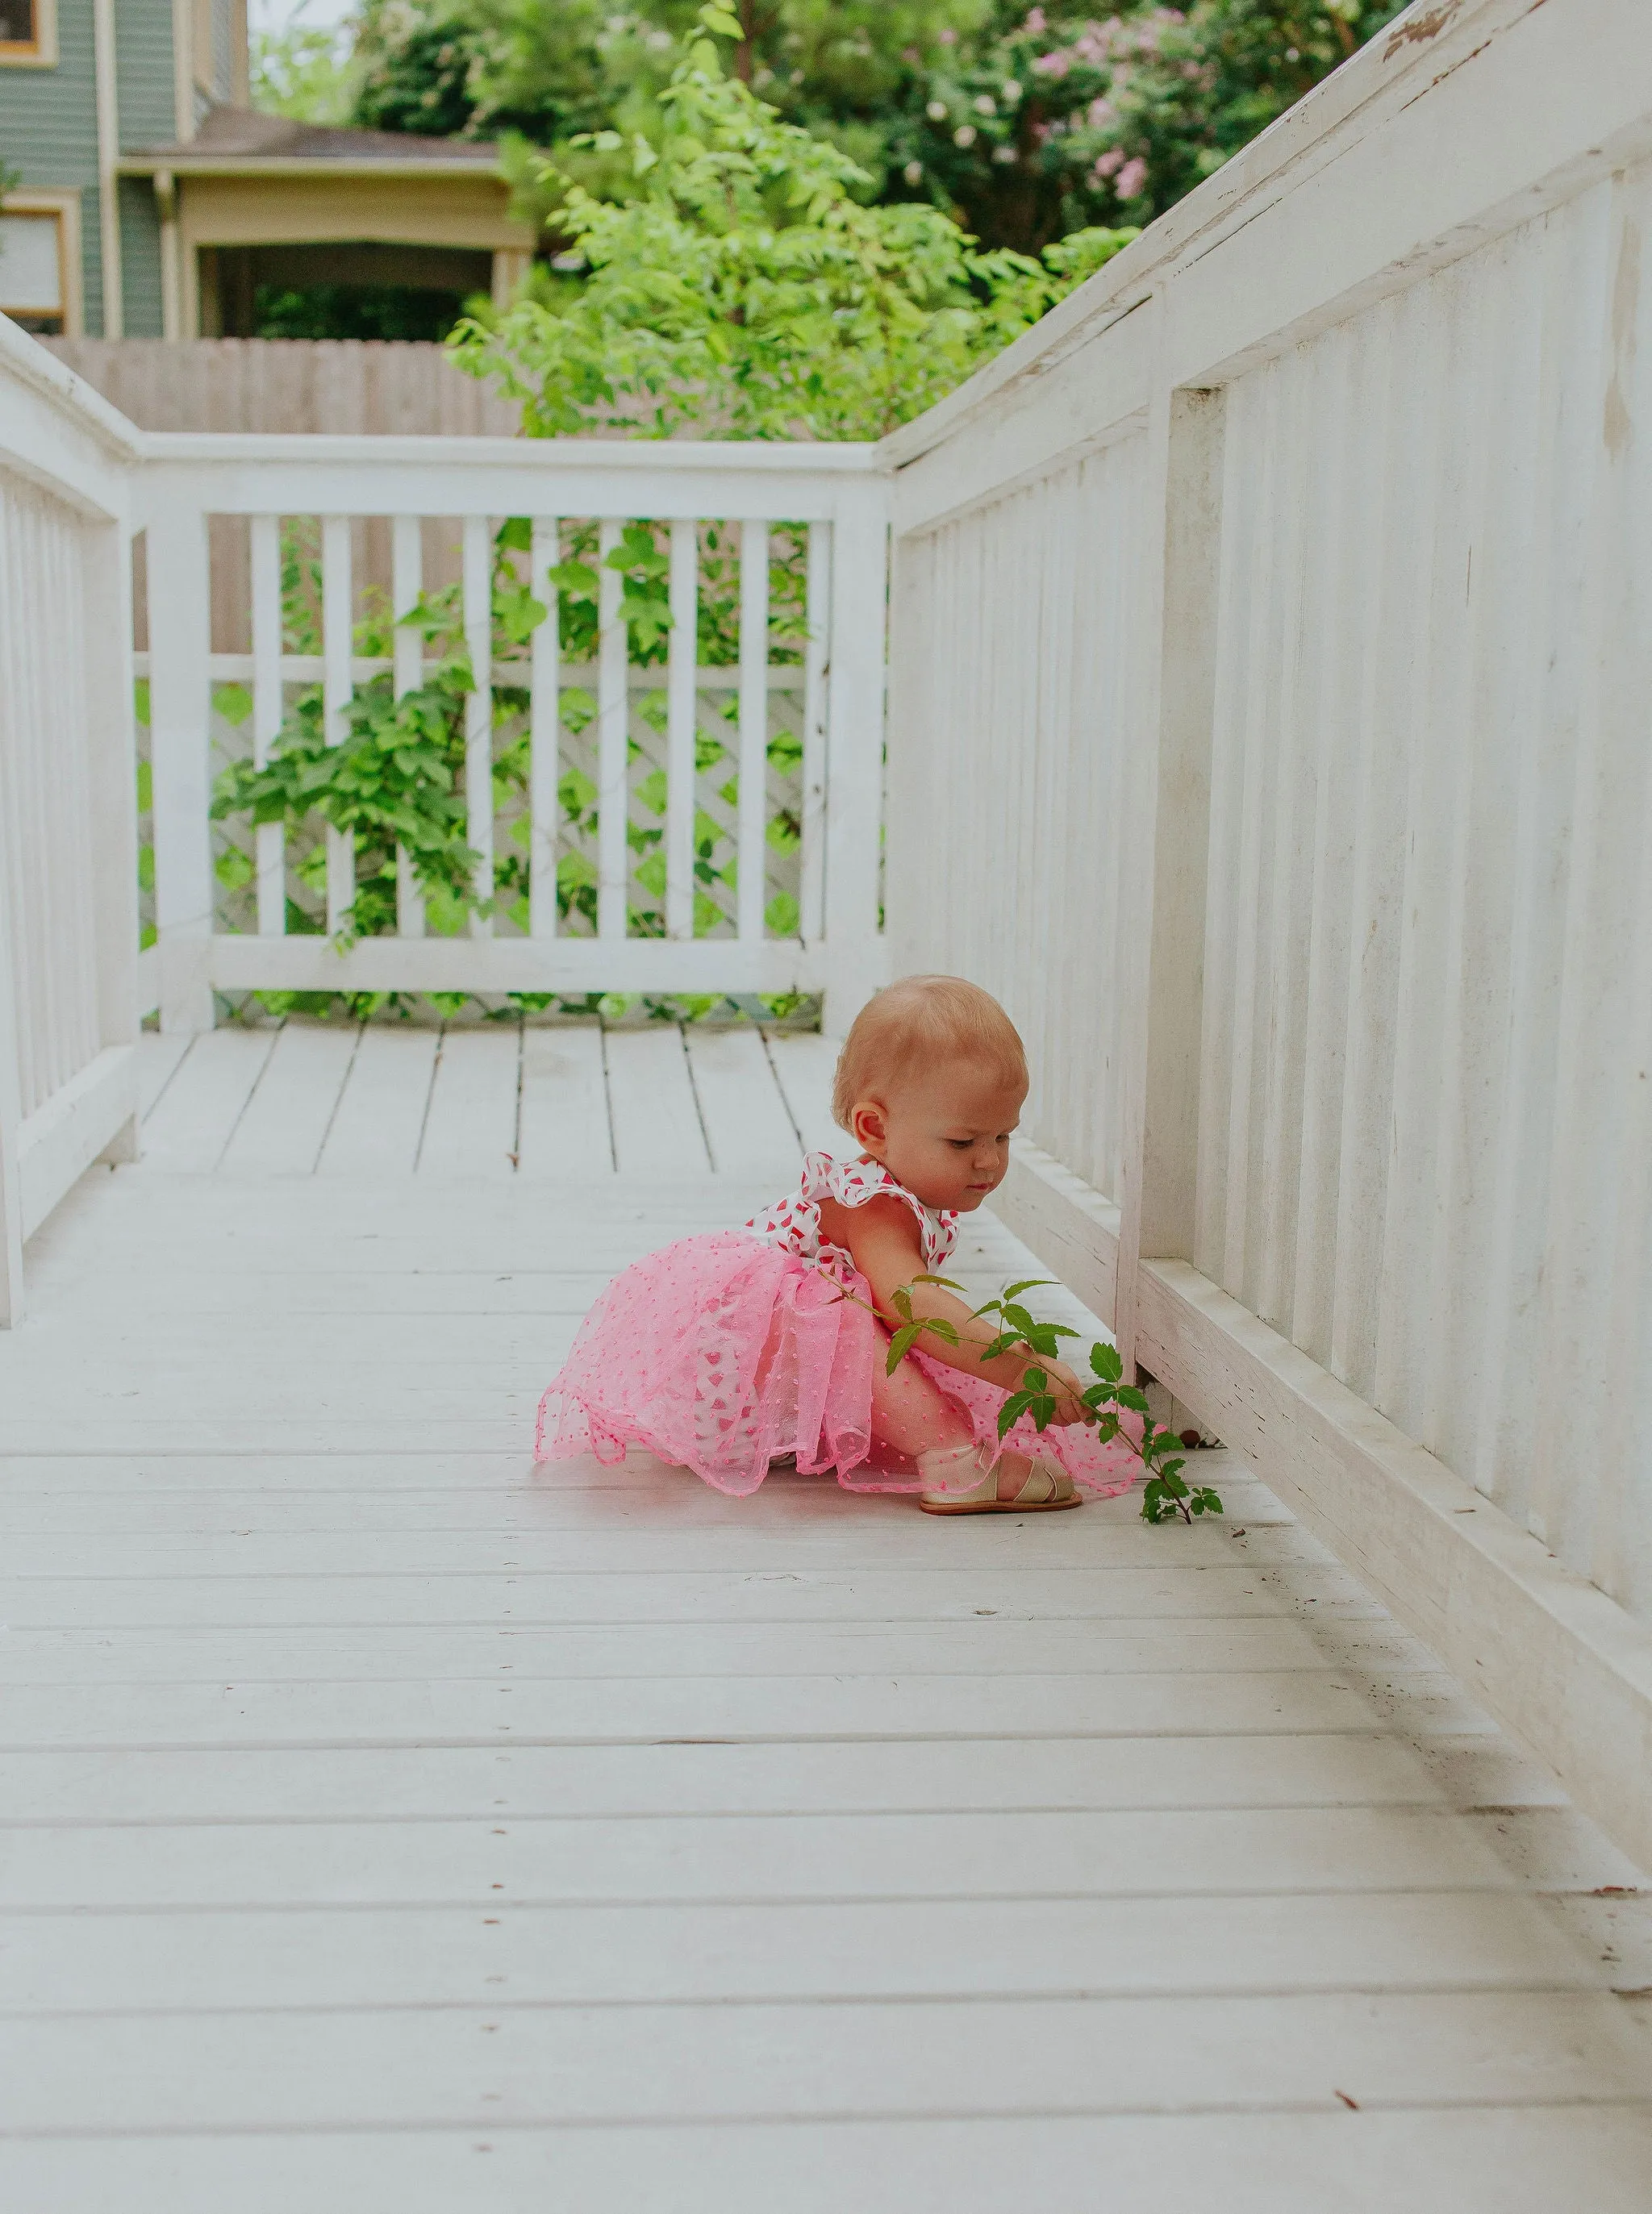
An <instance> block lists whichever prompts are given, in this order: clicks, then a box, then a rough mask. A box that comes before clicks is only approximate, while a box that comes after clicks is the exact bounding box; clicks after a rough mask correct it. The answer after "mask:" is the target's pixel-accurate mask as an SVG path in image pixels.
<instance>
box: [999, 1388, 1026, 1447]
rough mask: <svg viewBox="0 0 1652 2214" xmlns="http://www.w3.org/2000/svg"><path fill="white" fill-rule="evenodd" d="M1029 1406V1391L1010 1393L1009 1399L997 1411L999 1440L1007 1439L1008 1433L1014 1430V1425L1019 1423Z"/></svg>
mask: <svg viewBox="0 0 1652 2214" xmlns="http://www.w3.org/2000/svg"><path fill="white" fill-rule="evenodd" d="M1031 1404H1032V1394H1031V1391H1012V1392H1011V1393H1010V1395H1009V1398H1007V1399H1006V1400H1005V1402H1004V1404H1003V1405H1002V1406H1001V1407H1000V1409H999V1410H998V1434H999V1436H1000V1438H1006V1437H1008V1435H1009V1434H1010V1432H1011V1431H1012V1430H1013V1428H1015V1426H1016V1424H1017V1423H1018V1422H1019V1421H1020V1419H1021V1417H1022V1416H1023V1415H1025V1412H1026V1410H1027V1409H1028V1408H1029V1407H1030V1406H1031Z"/></svg>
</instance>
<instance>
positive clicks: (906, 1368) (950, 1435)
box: [872, 1328, 1071, 1500]
mask: <svg viewBox="0 0 1652 2214" xmlns="http://www.w3.org/2000/svg"><path fill="white" fill-rule="evenodd" d="M888 1345H889V1338H888V1336H887V1334H886V1333H885V1332H884V1330H882V1329H881V1328H880V1329H879V1330H878V1360H877V1365H876V1367H874V1368H873V1370H872V1435H873V1437H874V1438H876V1439H877V1440H878V1443H879V1444H880V1445H884V1446H891V1447H892V1448H893V1449H894V1451H895V1452H896V1453H901V1454H903V1455H904V1456H905V1457H906V1458H907V1459H909V1460H912V1461H915V1460H916V1459H917V1458H918V1456H919V1454H920V1453H934V1452H938V1451H939V1452H943V1453H944V1452H949V1451H951V1452H957V1451H960V1450H962V1449H963V1448H964V1447H965V1446H970V1445H973V1443H974V1441H975V1431H974V1429H973V1428H971V1426H970V1422H969V1419H968V1417H967V1416H965V1415H964V1412H963V1410H961V1409H960V1408H959V1407H958V1405H957V1404H956V1403H955V1402H954V1401H953V1400H951V1399H949V1398H947V1397H946V1394H945V1392H944V1391H941V1390H940V1388H939V1385H936V1384H934V1383H933V1382H932V1381H931V1379H929V1378H928V1377H927V1376H926V1375H925V1373H924V1372H923V1370H922V1369H921V1368H920V1367H918V1366H917V1364H916V1362H915V1361H902V1363H901V1365H900V1367H898V1368H897V1369H896V1371H895V1373H894V1374H893V1375H892V1376H890V1375H888V1374H887V1373H885V1370H884V1361H885V1357H886V1353H887V1348H888ZM1031 1467H1032V1464H1031V1461H1030V1460H1029V1459H1028V1458H1027V1456H1026V1455H1025V1453H1000V1455H999V1458H998V1466H997V1483H996V1485H995V1486H994V1489H995V1490H996V1492H997V1495H998V1496H999V1498H1000V1499H1004V1500H1012V1499H1017V1498H1019V1496H1020V1495H1021V1489H1022V1486H1023V1485H1024V1484H1025V1483H1026V1480H1027V1477H1028V1475H1029V1474H1030V1473H1031ZM983 1474H984V1472H983ZM938 1480H939V1481H940V1482H941V1483H944V1485H945V1489H947V1490H948V1491H957V1490H960V1489H964V1488H966V1487H967V1486H968V1485H970V1484H971V1483H974V1482H975V1481H976V1478H975V1477H973V1476H970V1475H966V1474H965V1473H964V1471H963V1470H962V1469H958V1468H954V1469H953V1470H951V1471H949V1472H948V1473H947V1475H946V1476H945V1477H943V1478H940V1479H938ZM1070 1489H1071V1487H1070V1485H1069V1486H1068V1490H1069V1491H1070Z"/></svg>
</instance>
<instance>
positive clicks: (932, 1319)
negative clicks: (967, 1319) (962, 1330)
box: [918, 1315, 958, 1345]
mask: <svg viewBox="0 0 1652 2214" xmlns="http://www.w3.org/2000/svg"><path fill="white" fill-rule="evenodd" d="M918 1328H919V1329H920V1330H923V1331H924V1332H926V1333H927V1336H931V1337H938V1338H939V1340H940V1341H941V1342H942V1344H943V1345H956V1344H957V1343H958V1332H957V1330H954V1329H953V1327H952V1325H951V1323H950V1322H947V1321H946V1320H945V1318H943V1317H941V1316H940V1315H926V1316H925V1318H924V1319H923V1320H922V1321H921V1323H920V1324H918Z"/></svg>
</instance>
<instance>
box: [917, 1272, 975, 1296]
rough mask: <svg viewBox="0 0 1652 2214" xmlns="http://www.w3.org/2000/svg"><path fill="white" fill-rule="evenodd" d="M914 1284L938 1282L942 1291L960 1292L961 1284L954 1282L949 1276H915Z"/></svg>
mask: <svg viewBox="0 0 1652 2214" xmlns="http://www.w3.org/2000/svg"><path fill="white" fill-rule="evenodd" d="M912 1281H913V1282H914V1283H915V1284H939V1286H940V1287H941V1289H942V1291H944V1292H961V1291H962V1290H963V1289H964V1287H963V1285H962V1284H955V1283H954V1282H953V1281H952V1279H951V1277H950V1276H915V1277H914V1278H913V1279H912Z"/></svg>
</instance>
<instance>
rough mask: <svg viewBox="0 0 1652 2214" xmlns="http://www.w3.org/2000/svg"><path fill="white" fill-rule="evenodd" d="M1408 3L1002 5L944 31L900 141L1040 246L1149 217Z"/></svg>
mask: <svg viewBox="0 0 1652 2214" xmlns="http://www.w3.org/2000/svg"><path fill="white" fill-rule="evenodd" d="M1400 4H1401V0H1190V4H1189V5H1188V6H1187V7H1185V8H1178V7H1168V6H1159V5H1149V6H1142V5H1140V4H1137V5H1135V6H1127V7H1124V8H1122V9H1119V10H1118V11H1117V12H1116V13H1111V14H1109V15H1106V16H1104V17H1101V16H1092V15H1074V14H1069V13H1068V12H1067V11H1066V10H1065V9H1062V8H1060V7H1058V6H1051V7H1048V8H1047V7H1043V6H1037V7H1032V8H1027V7H1026V6H1025V0H1015V4H1014V5H1013V6H1005V5H1002V4H1000V6H999V7H997V8H996V9H994V13H993V20H992V21H991V23H990V24H989V26H988V28H987V29H986V30H985V31H984V32H983V33H982V34H979V35H977V36H976V37H975V38H974V39H971V40H951V41H950V42H944V43H943V44H942V46H941V48H940V52H939V60H938V61H937V62H936V63H934V64H932V65H930V66H929V67H928V68H927V71H926V73H925V76H924V79H923V83H922V84H921V88H920V89H918V90H917V92H916V93H915V97H914V101H913V104H912V107H911V111H910V113H909V119H908V125H907V129H906V131H905V133H904V136H903V137H902V139H901V142H900V144H899V146H898V149H897V153H896V159H897V162H898V163H899V165H900V166H899V174H900V175H901V178H902V182H903V183H904V184H905V185H906V186H907V187H908V188H909V190H911V191H913V192H915V193H922V194H924V195H925V196H927V197H928V198H931V199H934V200H936V201H938V202H939V203H940V204H942V205H949V206H954V207H957V208H958V209H959V210H960V211H961V212H962V215H963V217H964V222H965V223H967V225H968V226H969V228H970V229H971V230H974V231H976V232H978V233H979V234H980V235H982V236H983V237H986V238H991V239H994V240H1006V241H1009V242H1013V243H1014V244H1015V245H1017V246H1018V247H1021V248H1025V249H1027V250H1036V249H1037V248H1039V247H1041V246H1043V244H1044V243H1045V242H1047V241H1048V240H1049V239H1050V238H1053V237H1055V236H1058V235H1060V234H1061V233H1062V231H1068V230H1074V229H1080V228H1082V227H1084V226H1086V225H1088V224H1094V223H1147V222H1148V221H1149V220H1150V219H1151V218H1152V217H1153V216H1155V215H1160V214H1162V213H1163V212H1164V211H1165V210H1166V208H1167V207H1169V206H1171V205H1172V204H1173V203H1174V202H1175V201H1177V200H1178V199H1181V198H1182V196H1183V195H1184V193H1188V192H1190V191H1191V190H1192V188H1193V187H1194V186H1195V185H1196V184H1199V183H1201V182H1202V180H1203V179H1204V178H1206V177H1208V176H1209V175H1210V174H1212V172H1213V171H1215V169H1218V168H1221V164H1222V163H1223V162H1225V161H1227V159H1228V157H1229V156H1230V155H1233V154H1234V153H1237V151H1238V150H1239V148H1240V147H1241V146H1243V145H1244V144H1246V142H1247V141H1248V140H1250V139H1251V138H1255V136H1256V134H1257V131H1261V130H1262V129H1263V128H1264V127H1265V126H1266V125H1268V124H1269V123H1270V122H1272V120H1273V119H1274V118H1275V117H1276V115H1279V114H1282V113H1283V112H1284V110H1285V109H1286V108H1287V107H1290V106H1291V105H1292V104H1293V102H1294V101H1297V100H1299V99H1300V97H1301V96H1302V95H1303V94H1304V93H1305V92H1306V91H1308V90H1309V89H1311V88H1312V86H1313V85H1315V84H1316V83H1318V82H1319V79H1320V78H1321V77H1323V76H1326V75H1327V74H1328V73H1329V72H1330V71H1331V70H1333V69H1335V68H1336V67H1337V64H1338V63H1340V62H1343V61H1344V60H1346V59H1347V58H1348V56H1349V54H1351V53H1353V52H1355V49H1356V48H1357V47H1358V46H1361V45H1362V44H1363V43H1364V41H1365V40H1367V39H1368V38H1370V37H1371V35H1372V34H1373V33H1374V32H1375V31H1377V30H1378V29H1380V28H1381V26H1382V25H1383V24H1384V23H1386V21H1388V20H1389V19H1390V18H1391V17H1392V16H1393V15H1397V14H1398V9H1399V6H1400Z"/></svg>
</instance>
